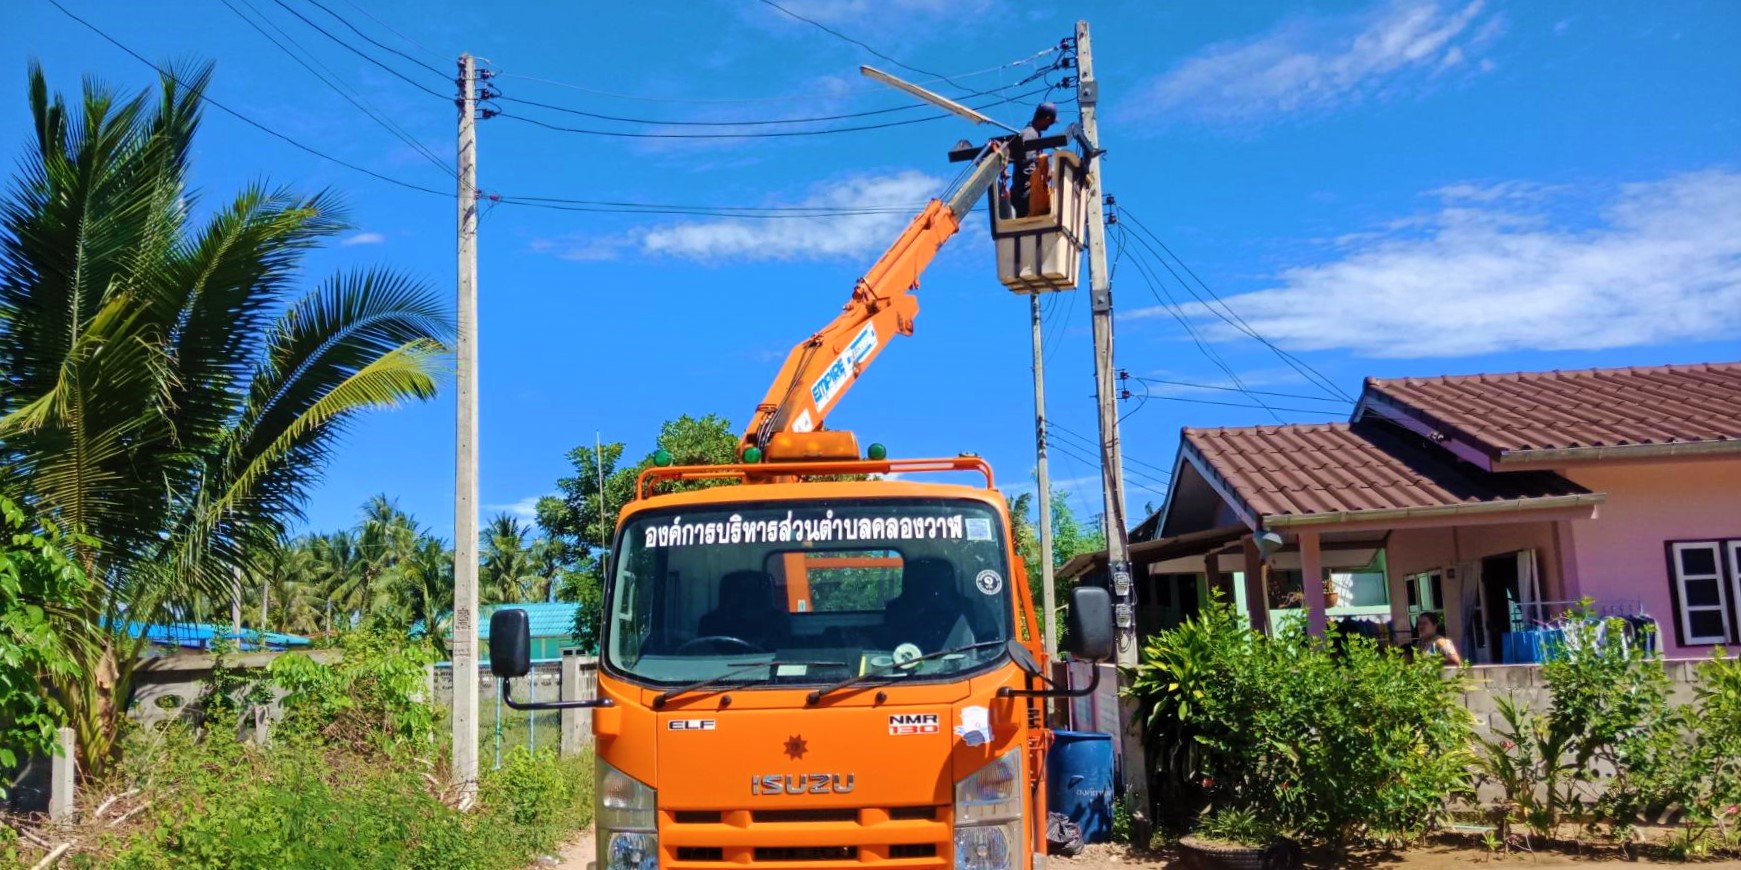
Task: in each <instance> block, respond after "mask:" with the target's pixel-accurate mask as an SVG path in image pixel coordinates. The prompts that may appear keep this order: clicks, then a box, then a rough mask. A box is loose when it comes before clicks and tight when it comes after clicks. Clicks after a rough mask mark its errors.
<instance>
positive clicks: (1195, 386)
mask: <svg viewBox="0 0 1741 870" xmlns="http://www.w3.org/2000/svg"><path fill="white" fill-rule="evenodd" d="M1126 377H1128V378H1129V379H1130V380H1133V381H1142V382H1143V383H1145V384H1163V385H1166V386H1169V387H1189V388H1191V389H1194V390H1224V391H1226V392H1229V393H1256V394H1258V395H1261V396H1275V397H1277V398H1281V399H1302V400H1304V401H1308V402H1341V403H1343V404H1350V403H1349V402H1348V401H1347V400H1345V399H1332V398H1329V397H1326V396H1308V395H1306V394H1305V393H1277V392H1272V391H1269V390H1253V389H1244V390H1241V389H1239V388H1238V387H1229V386H1223V385H1221V384H1195V383H1191V382H1189V381H1171V380H1167V379H1166V378H1142V377H1137V376H1136V375H1126ZM1155 398H1157V399H1159V398H1165V397H1163V396H1156V397H1155Z"/></svg>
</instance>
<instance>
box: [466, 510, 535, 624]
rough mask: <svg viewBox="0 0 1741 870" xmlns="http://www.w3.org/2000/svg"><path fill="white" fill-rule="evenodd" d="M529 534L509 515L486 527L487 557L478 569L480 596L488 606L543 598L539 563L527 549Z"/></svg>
mask: <svg viewBox="0 0 1741 870" xmlns="http://www.w3.org/2000/svg"><path fill="white" fill-rule="evenodd" d="M528 531H530V529H528V528H527V526H526V525H525V524H524V523H522V522H520V520H519V519H518V518H517V517H515V516H514V515H512V514H505V513H503V514H497V515H496V516H495V517H494V518H493V519H491V520H490V521H489V523H488V524H486V525H485V526H484V531H483V534H482V536H481V537H482V538H483V555H482V559H481V562H480V564H479V565H478V595H479V596H480V599H481V600H482V601H483V602H484V603H486V604H503V603H507V602H513V601H525V600H527V599H528V598H529V597H532V596H536V595H541V594H542V592H543V588H544V587H543V584H541V583H540V578H539V576H538V559H537V558H535V554H534V553H533V552H532V550H531V549H530V548H528V547H527V545H526V534H527V532H528ZM545 582H548V580H546V581H545Z"/></svg>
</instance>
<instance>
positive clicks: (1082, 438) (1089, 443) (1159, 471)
mask: <svg viewBox="0 0 1741 870" xmlns="http://www.w3.org/2000/svg"><path fill="white" fill-rule="evenodd" d="M1046 426H1047V428H1050V429H1056V430H1058V433H1059V434H1062V435H1065V436H1067V437H1070V438H1074V439H1076V441H1078V442H1080V445H1081V449H1084V450H1095V451H1098V450H1099V449H1100V444H1099V443H1098V441H1097V440H1095V439H1090V438H1089V437H1088V436H1086V435H1083V434H1080V433H1078V432H1075V431H1072V430H1070V429H1068V428H1065V427H1064V426H1063V425H1062V424H1059V423H1054V422H1052V421H1050V420H1048V421H1046ZM1124 461H1125V462H1127V463H1131V464H1134V465H1139V466H1142V467H1143V468H1147V469H1149V470H1150V471H1152V472H1154V474H1148V475H1146V476H1147V477H1149V478H1150V479H1156V475H1159V477H1161V478H1170V477H1172V476H1173V472H1172V471H1170V470H1168V469H1165V468H1162V467H1160V466H1158V465H1151V464H1150V463H1147V462H1144V461H1142V460H1141V459H1137V458H1135V457H1131V456H1126V457H1124Z"/></svg>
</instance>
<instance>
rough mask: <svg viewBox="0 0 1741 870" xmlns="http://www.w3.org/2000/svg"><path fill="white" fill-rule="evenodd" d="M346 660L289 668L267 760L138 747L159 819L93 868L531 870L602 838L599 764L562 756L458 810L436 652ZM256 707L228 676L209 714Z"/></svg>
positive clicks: (229, 741)
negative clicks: (585, 834)
mask: <svg viewBox="0 0 1741 870" xmlns="http://www.w3.org/2000/svg"><path fill="white" fill-rule="evenodd" d="M343 652H344V656H343V658H342V659H341V660H339V661H337V662H334V663H331V664H323V663H321V662H318V661H315V660H314V659H312V658H311V657H309V656H305V655H298V654H292V655H285V656H281V657H279V658H278V659H276V660H274V662H273V664H272V666H271V669H270V674H271V676H272V678H273V679H274V680H276V681H277V682H278V683H279V684H280V685H282V686H283V687H284V688H285V689H286V690H287V692H288V694H287V695H286V696H285V699H284V706H285V717H284V719H283V720H282V722H281V723H280V724H279V727H278V728H277V729H276V730H275V731H274V739H273V740H272V741H271V743H270V744H269V745H267V746H264V747H262V746H257V745H254V744H251V743H243V742H240V741H237V740H236V739H235V738H234V734H233V732H232V731H229V730H226V729H223V728H216V727H213V728H199V727H196V726H194V725H185V724H175V725H171V726H168V727H165V728H161V729H155V730H146V731H140V732H137V733H135V734H134V735H132V737H131V739H130V742H129V743H128V744H127V747H126V749H127V751H126V753H125V756H124V757H125V765H126V767H125V770H124V771H123V772H124V775H125V778H126V779H128V780H130V781H131V782H132V783H133V784H134V785H135V786H136V787H138V788H140V789H141V790H142V791H143V792H144V793H145V795H144V799H146V800H149V801H150V802H151V810H150V813H149V814H148V815H147V816H144V817H142V820H141V821H142V824H140V825H139V826H138V827H137V828H134V829H130V830H129V831H128V832H127V833H125V834H123V835H120V836H117V837H115V838H113V840H112V841H111V842H109V843H107V844H106V845H105V846H103V847H102V848H100V849H98V850H97V851H96V852H95V853H92V854H87V855H82V856H80V859H79V860H81V861H83V862H84V863H83V865H82V866H90V867H98V866H101V867H116V868H122V870H158V868H198V870H204V868H210V870H227V868H257V867H284V868H303V867H306V868H327V867H345V868H358V870H374V868H381V870H387V868H411V870H420V868H432V870H433V868H448V867H468V868H472V867H476V868H495V867H499V868H520V867H525V866H526V865H527V864H528V863H529V862H530V861H531V860H532V859H533V858H535V857H536V856H538V855H540V854H544V853H547V852H549V851H551V850H552V849H554V848H555V847H556V846H557V845H559V844H560V842H561V841H562V840H563V839H565V838H566V837H567V836H569V835H570V834H571V833H572V832H574V831H576V830H579V829H581V828H584V827H585V826H586V825H588V824H590V823H591V820H592V797H591V795H592V782H593V777H592V768H591V759H590V758H580V759H559V758H558V757H557V756H556V754H555V753H554V752H550V751H545V752H541V753H537V754H534V753H532V752H529V751H527V750H525V749H518V750H516V751H514V752H513V753H511V754H509V756H508V757H507V758H506V759H505V763H504V764H503V765H502V767H501V769H499V770H495V771H491V772H489V773H487V774H485V775H484V776H483V777H482V780H481V782H480V783H479V789H478V795H477V800H476V801H475V802H474V803H473V804H472V805H471V807H470V809H469V811H466V812H461V811H460V810H459V809H457V808H455V807H454V806H453V805H452V804H453V798H454V797H455V795H454V794H453V793H452V791H451V790H450V789H448V788H446V787H445V784H444V779H445V776H446V764H445V761H446V759H445V757H444V754H443V750H445V748H446V745H445V742H442V741H437V740H436V739H435V737H436V730H437V726H438V724H439V723H438V717H437V715H436V710H435V709H434V708H433V707H432V706H430V705H429V704H428V703H427V702H426V701H425V700H424V699H423V698H422V693H423V692H424V687H425V683H424V663H425V662H426V661H427V659H428V650H427V648H425V647H422V646H411V647H408V646H405V645H404V644H403V643H400V642H396V641H395V640H394V638H393V637H392V636H391V635H388V634H377V633H369V632H358V633H354V634H353V635H352V636H349V637H347V638H346V639H345V641H344V648H343ZM219 670H220V671H222V670H224V669H223V668H220V669H219ZM249 691H251V687H249V686H247V685H245V684H243V683H240V682H239V681H236V680H234V679H231V677H229V676H223V677H221V678H220V679H218V680H216V681H215V684H214V688H213V691H211V692H208V693H207V696H206V697H205V698H204V699H202V708H204V709H205V711H206V712H207V713H208V714H213V713H215V712H223V711H233V710H234V708H235V705H236V704H237V703H239V702H240V701H241V700H242V699H245V698H246V697H247V695H248V693H249Z"/></svg>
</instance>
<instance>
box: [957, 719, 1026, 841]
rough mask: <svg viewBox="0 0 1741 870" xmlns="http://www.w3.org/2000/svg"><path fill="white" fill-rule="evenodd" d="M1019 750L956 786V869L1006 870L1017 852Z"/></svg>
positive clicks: (1020, 802) (1019, 781)
mask: <svg viewBox="0 0 1741 870" xmlns="http://www.w3.org/2000/svg"><path fill="white" fill-rule="evenodd" d="M1021 837H1022V747H1019V746H1018V747H1016V748H1015V749H1012V750H1010V751H1009V752H1006V753H1004V754H1003V755H1000V756H998V757H997V758H996V759H994V760H993V761H992V762H991V763H990V764H987V765H986V766H984V767H982V768H980V769H978V770H976V771H974V772H973V773H972V774H971V775H969V776H968V777H967V778H965V779H962V780H960V781H958V782H956V783H955V868H956V870H1011V868H1013V867H1014V866H1015V862H1016V857H1017V855H1018V854H1019V853H1020V852H1021Z"/></svg>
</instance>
